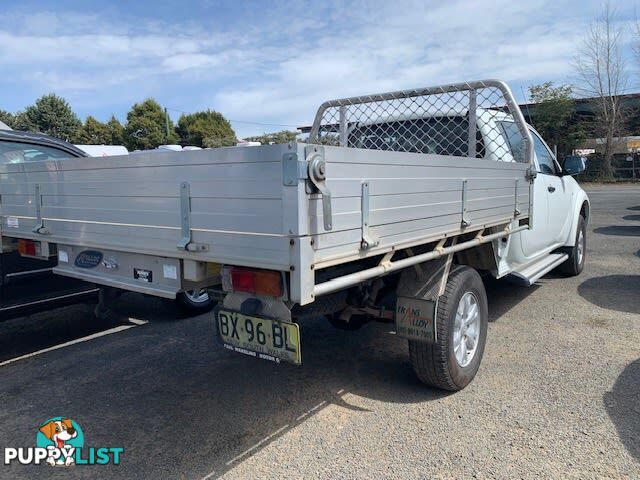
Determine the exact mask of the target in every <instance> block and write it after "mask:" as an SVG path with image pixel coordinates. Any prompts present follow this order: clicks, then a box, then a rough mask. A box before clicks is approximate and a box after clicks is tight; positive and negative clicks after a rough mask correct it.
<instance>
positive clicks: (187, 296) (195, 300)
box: [176, 288, 217, 315]
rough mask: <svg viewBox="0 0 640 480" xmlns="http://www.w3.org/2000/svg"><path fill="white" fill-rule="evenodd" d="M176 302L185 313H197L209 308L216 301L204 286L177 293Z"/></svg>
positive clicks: (206, 310)
mask: <svg viewBox="0 0 640 480" xmlns="http://www.w3.org/2000/svg"><path fill="white" fill-rule="evenodd" d="M176 303H177V304H178V306H179V307H180V309H181V310H182V311H184V312H185V313H188V314H191V315H199V314H201V313H206V312H208V311H209V310H211V309H212V308H213V307H214V306H215V305H216V303H217V302H216V300H215V299H214V298H213V297H212V295H211V294H210V293H209V291H208V290H207V289H206V288H200V289H196V290H188V291H185V292H180V293H178V294H177V295H176Z"/></svg>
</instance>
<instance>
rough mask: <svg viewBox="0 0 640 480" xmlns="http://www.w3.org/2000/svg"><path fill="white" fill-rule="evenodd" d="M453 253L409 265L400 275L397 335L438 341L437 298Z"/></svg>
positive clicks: (447, 274) (445, 282) (425, 340)
mask: <svg viewBox="0 0 640 480" xmlns="http://www.w3.org/2000/svg"><path fill="white" fill-rule="evenodd" d="M452 261H453V254H449V255H447V256H445V257H441V258H438V259H435V260H431V261H429V262H426V263H422V264H419V265H416V266H415V267H413V268H408V269H406V270H405V271H404V272H402V275H401V276H400V282H399V283H398V290H397V301H396V312H395V313H396V314H395V322H396V334H397V335H398V336H399V337H402V338H406V339H409V340H418V341H420V342H425V343H434V342H435V341H437V329H436V319H437V318H438V298H439V297H440V295H442V294H443V293H444V289H445V287H446V285H447V279H448V278H449V270H450V269H451V262H452Z"/></svg>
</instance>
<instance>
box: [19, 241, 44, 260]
mask: <svg viewBox="0 0 640 480" xmlns="http://www.w3.org/2000/svg"><path fill="white" fill-rule="evenodd" d="M18 252H20V255H22V256H23V257H40V256H42V244H41V243H40V242H37V241H35V240H22V239H21V240H18Z"/></svg>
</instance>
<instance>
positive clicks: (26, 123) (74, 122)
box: [14, 93, 82, 142]
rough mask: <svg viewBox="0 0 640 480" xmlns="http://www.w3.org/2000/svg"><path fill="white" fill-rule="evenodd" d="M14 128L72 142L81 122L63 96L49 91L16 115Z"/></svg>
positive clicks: (80, 126)
mask: <svg viewBox="0 0 640 480" xmlns="http://www.w3.org/2000/svg"><path fill="white" fill-rule="evenodd" d="M14 128H16V129H17V130H32V131H36V132H40V133H46V134H47V135H51V136H53V137H56V138H60V139H62V140H66V141H71V142H73V141H75V140H76V138H77V136H78V134H79V132H80V129H81V128H82V122H81V121H80V119H79V118H78V116H77V115H76V114H75V113H73V110H71V107H70V106H69V103H68V102H67V101H66V100H65V99H64V98H62V97H59V96H58V95H56V94H54V93H50V94H48V95H43V96H42V97H40V98H39V99H38V100H36V102H35V104H33V105H30V106H28V107H27V108H26V109H25V111H24V112H21V113H19V114H18V115H16V116H15V118H14Z"/></svg>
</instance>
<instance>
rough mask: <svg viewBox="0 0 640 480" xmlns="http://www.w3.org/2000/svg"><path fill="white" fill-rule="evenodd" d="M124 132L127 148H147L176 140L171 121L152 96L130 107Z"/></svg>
mask: <svg viewBox="0 0 640 480" xmlns="http://www.w3.org/2000/svg"><path fill="white" fill-rule="evenodd" d="M124 133H125V138H124V140H125V142H124V143H125V145H126V147H127V148H128V149H129V150H148V149H152V148H156V147H158V146H159V145H163V144H171V143H175V142H176V141H177V140H178V137H177V135H176V134H175V132H174V128H173V122H172V121H171V119H170V118H168V117H167V116H166V115H165V112H164V111H163V110H162V107H161V106H160V105H159V104H158V102H156V101H155V100H154V99H152V98H147V99H146V100H145V101H144V102H142V103H136V104H135V105H134V106H133V107H131V110H129V113H127V125H126V126H125V128H124Z"/></svg>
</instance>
